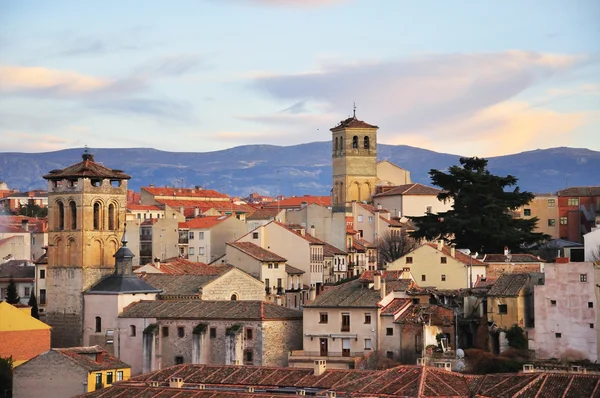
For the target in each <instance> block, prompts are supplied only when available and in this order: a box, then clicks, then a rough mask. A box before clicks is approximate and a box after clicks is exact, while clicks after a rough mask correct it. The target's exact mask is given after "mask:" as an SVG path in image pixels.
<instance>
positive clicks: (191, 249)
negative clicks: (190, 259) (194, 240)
mask: <svg viewBox="0 0 600 398" xmlns="http://www.w3.org/2000/svg"><path fill="white" fill-rule="evenodd" d="M188 254H189V255H190V256H193V255H194V254H195V252H194V248H193V247H191V246H190V247H189V248H188Z"/></svg>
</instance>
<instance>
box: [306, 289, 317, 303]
mask: <svg viewBox="0 0 600 398" xmlns="http://www.w3.org/2000/svg"><path fill="white" fill-rule="evenodd" d="M316 298H317V290H316V289H315V287H314V286H311V287H310V289H308V299H309V300H310V301H313V300H314V299H316Z"/></svg>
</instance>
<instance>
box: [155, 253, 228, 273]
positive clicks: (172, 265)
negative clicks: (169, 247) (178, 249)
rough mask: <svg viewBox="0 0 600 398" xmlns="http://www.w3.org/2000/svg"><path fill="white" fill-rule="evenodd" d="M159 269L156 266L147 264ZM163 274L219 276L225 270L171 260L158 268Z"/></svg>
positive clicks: (199, 263) (175, 258)
mask: <svg viewBox="0 0 600 398" xmlns="http://www.w3.org/2000/svg"><path fill="white" fill-rule="evenodd" d="M146 265H148V266H151V267H154V268H157V267H156V266H155V265H154V264H152V263H149V264H146ZM157 269H158V270H160V272H162V273H163V274H168V275H184V274H187V275H219V274H221V273H222V272H223V271H224V269H223V268H222V267H213V266H211V265H207V264H205V263H202V262H194V261H190V260H187V259H185V258H179V257H174V258H169V259H167V260H165V261H164V262H161V263H160V268H157Z"/></svg>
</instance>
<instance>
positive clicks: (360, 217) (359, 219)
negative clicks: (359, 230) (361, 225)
mask: <svg viewBox="0 0 600 398" xmlns="http://www.w3.org/2000/svg"><path fill="white" fill-rule="evenodd" d="M356 218H357V221H358V222H363V216H362V214H359V215H358V217H356Z"/></svg>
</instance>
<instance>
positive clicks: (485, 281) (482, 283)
mask: <svg viewBox="0 0 600 398" xmlns="http://www.w3.org/2000/svg"><path fill="white" fill-rule="evenodd" d="M495 282H496V278H484V277H482V276H481V275H478V276H477V281H475V284H474V285H473V287H474V288H475V289H477V288H482V287H491V286H492V285H493V284H494V283H495Z"/></svg>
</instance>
